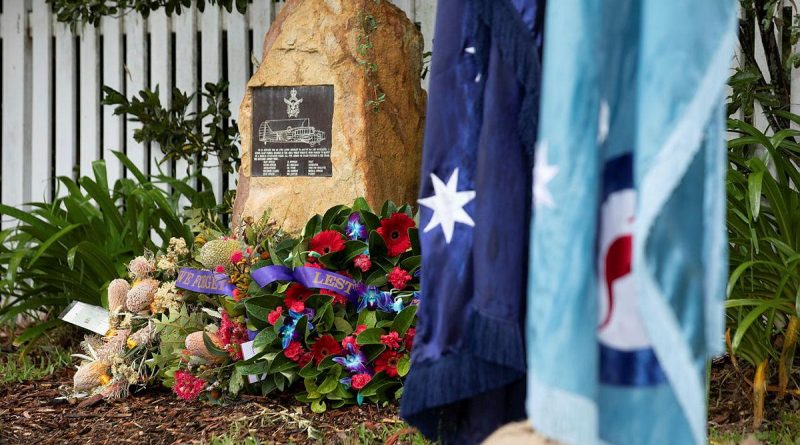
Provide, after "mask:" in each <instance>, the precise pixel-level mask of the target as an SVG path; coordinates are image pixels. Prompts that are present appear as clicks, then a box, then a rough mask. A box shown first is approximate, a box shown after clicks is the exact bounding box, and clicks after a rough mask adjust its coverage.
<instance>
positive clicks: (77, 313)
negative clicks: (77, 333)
mask: <svg viewBox="0 0 800 445" xmlns="http://www.w3.org/2000/svg"><path fill="white" fill-rule="evenodd" d="M108 315H109V313H108V310H106V309H104V308H102V307H100V306H92V305H91V304H86V303H83V302H80V301H73V302H72V303H71V304H70V305H69V306H67V308H66V309H64V312H62V313H61V315H59V316H58V318H60V319H62V320H64V321H66V322H67V323H71V324H74V325H75V326H80V327H82V328H84V329H88V330H90V331H92V332H94V333H96V334H100V335H106V332H108V328H109V325H108Z"/></svg>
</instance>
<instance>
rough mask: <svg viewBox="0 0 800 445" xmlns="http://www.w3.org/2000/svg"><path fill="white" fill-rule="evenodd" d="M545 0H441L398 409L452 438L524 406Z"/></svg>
mask: <svg viewBox="0 0 800 445" xmlns="http://www.w3.org/2000/svg"><path fill="white" fill-rule="evenodd" d="M543 4H544V1H543V0H440V1H439V3H438V10H437V22H436V40H435V43H434V47H433V61H432V66H431V83H430V99H429V104H428V113H427V124H426V125H427V126H426V132H425V146H424V160H423V171H422V183H421V187H420V199H419V204H420V228H421V229H422V230H421V233H420V242H421V244H422V251H423V252H424V253H423V260H422V292H423V297H422V303H421V306H420V312H419V320H418V324H417V336H416V338H415V344H414V351H413V354H412V363H413V366H412V367H411V372H410V374H409V375H408V377H407V379H406V383H405V390H404V393H403V398H402V401H401V413H402V415H403V417H404V418H406V419H407V420H408V421H409V423H411V424H412V425H414V426H416V427H417V428H419V429H420V430H421V431H422V432H423V433H424V434H425V435H427V436H429V437H436V438H439V439H441V440H442V442H444V443H458V444H471V443H477V442H479V441H481V440H482V439H483V438H485V437H486V436H487V435H488V434H490V433H491V432H492V431H494V430H495V429H496V428H497V427H498V426H500V425H502V424H504V423H506V422H509V421H512V420H518V419H521V418H524V416H525V411H524V398H525V383H524V379H525V372H526V360H525V346H524V335H523V332H524V329H523V327H524V318H525V300H526V297H525V296H526V287H527V271H528V267H527V259H528V231H529V225H530V216H531V215H530V208H531V174H532V161H531V156H530V155H531V154H532V153H533V149H534V145H535V141H536V123H537V120H538V118H537V113H538V107H539V77H540V50H541V44H542V42H541V36H542V31H543V30H542V21H543Z"/></svg>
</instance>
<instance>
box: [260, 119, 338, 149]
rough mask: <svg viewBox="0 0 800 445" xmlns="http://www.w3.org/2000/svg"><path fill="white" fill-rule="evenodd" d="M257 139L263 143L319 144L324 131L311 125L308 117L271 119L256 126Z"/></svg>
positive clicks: (322, 139)
mask: <svg viewBox="0 0 800 445" xmlns="http://www.w3.org/2000/svg"><path fill="white" fill-rule="evenodd" d="M258 140H259V141H261V142H263V143H265V144H266V143H303V144H308V145H310V146H312V147H313V146H316V145H319V144H320V143H321V142H322V141H324V140H325V132H324V131H321V130H317V129H316V128H314V127H312V126H311V123H310V121H309V120H308V119H273V120H267V121H264V122H262V123H261V125H260V126H259V127H258Z"/></svg>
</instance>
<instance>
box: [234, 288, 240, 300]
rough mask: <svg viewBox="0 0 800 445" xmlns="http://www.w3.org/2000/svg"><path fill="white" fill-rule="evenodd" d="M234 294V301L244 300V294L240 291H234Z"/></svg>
mask: <svg viewBox="0 0 800 445" xmlns="http://www.w3.org/2000/svg"><path fill="white" fill-rule="evenodd" d="M232 293H233V301H240V300H241V299H242V293H241V292H240V291H239V289H234V290H233V292H232Z"/></svg>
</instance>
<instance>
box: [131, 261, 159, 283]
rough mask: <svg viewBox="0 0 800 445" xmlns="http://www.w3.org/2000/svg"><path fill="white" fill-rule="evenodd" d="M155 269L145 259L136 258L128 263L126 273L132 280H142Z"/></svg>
mask: <svg viewBox="0 0 800 445" xmlns="http://www.w3.org/2000/svg"><path fill="white" fill-rule="evenodd" d="M154 270H155V267H154V266H153V264H152V263H151V262H150V260H148V259H147V258H145V257H143V256H137V257H136V258H134V259H132V260H131V262H130V263H128V272H129V273H130V275H131V278H133V279H134V280H143V279H145V278H148V277H149V276H150V274H152V273H153V271H154Z"/></svg>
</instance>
